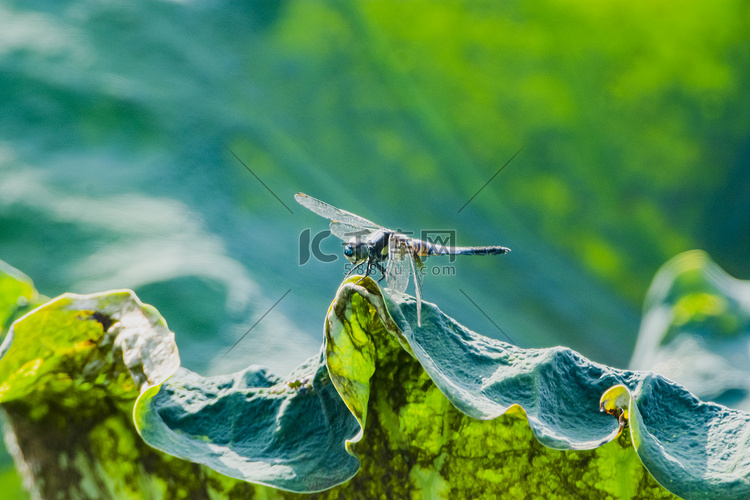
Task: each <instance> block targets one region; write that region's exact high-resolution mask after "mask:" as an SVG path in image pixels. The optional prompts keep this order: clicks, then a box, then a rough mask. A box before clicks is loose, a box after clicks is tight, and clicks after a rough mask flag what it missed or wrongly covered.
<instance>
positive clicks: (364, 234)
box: [329, 220, 380, 242]
mask: <svg viewBox="0 0 750 500" xmlns="http://www.w3.org/2000/svg"><path fill="white" fill-rule="evenodd" d="M329 227H330V228H331V233H333V234H334V235H335V236H337V237H339V238H341V239H342V240H344V241H346V242H348V241H349V240H351V239H352V238H360V239H361V240H363V241H366V240H369V239H370V236H372V235H373V234H375V233H376V232H378V231H380V229H379V228H363V227H361V226H354V225H352V224H346V223H344V222H339V221H337V220H334V221H331V224H330V225H329Z"/></svg>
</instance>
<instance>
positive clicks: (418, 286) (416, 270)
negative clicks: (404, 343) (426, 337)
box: [409, 256, 424, 326]
mask: <svg viewBox="0 0 750 500" xmlns="http://www.w3.org/2000/svg"><path fill="white" fill-rule="evenodd" d="M409 262H410V263H411V270H412V273H413V274H414V292H415V293H414V295H416V297H417V326H422V283H423V282H424V274H422V268H423V267H424V264H423V263H422V260H421V259H420V258H419V257H416V256H412V257H411V258H410V259H409Z"/></svg>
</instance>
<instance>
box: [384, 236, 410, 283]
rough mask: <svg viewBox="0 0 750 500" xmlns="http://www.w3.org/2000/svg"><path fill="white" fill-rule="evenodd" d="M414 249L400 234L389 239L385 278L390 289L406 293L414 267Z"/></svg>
mask: <svg viewBox="0 0 750 500" xmlns="http://www.w3.org/2000/svg"><path fill="white" fill-rule="evenodd" d="M411 261H413V258H412V248H411V245H409V240H408V238H405V237H404V236H403V235H400V234H392V235H391V237H390V238H389V239H388V265H387V266H386V270H385V278H386V281H387V282H388V288H390V289H391V290H396V291H399V292H405V291H406V287H408V286H409V278H411V272H412V267H413V262H411Z"/></svg>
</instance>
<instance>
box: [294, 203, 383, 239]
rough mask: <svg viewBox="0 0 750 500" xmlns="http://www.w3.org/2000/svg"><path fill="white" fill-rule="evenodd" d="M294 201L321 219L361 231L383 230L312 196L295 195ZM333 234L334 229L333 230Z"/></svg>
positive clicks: (370, 222)
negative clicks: (354, 227)
mask: <svg viewBox="0 0 750 500" xmlns="http://www.w3.org/2000/svg"><path fill="white" fill-rule="evenodd" d="M294 199H295V200H297V203H299V204H300V205H302V206H303V207H305V208H307V209H308V210H311V211H313V212H315V213H316V214H318V215H320V216H321V217H325V218H326V219H329V220H332V221H336V222H340V223H342V224H348V225H350V226H356V227H357V228H359V229H383V227H382V226H379V225H377V224H375V223H374V222H372V221H369V220H367V219H365V218H364V217H360V216H359V215H356V214H353V213H351V212H347V211H346V210H341V209H340V208H336V207H334V206H333V205H329V204H328V203H326V202H324V201H320V200H318V199H316V198H313V197H312V196H307V195H306V194H305V193H297V194H295V195H294ZM331 232H333V229H331ZM334 234H336V233H334ZM336 236H338V235H336Z"/></svg>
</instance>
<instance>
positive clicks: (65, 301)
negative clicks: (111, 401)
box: [0, 290, 180, 403]
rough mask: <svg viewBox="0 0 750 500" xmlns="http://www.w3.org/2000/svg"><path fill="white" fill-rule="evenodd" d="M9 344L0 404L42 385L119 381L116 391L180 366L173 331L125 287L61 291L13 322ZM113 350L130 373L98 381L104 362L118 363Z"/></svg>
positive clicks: (156, 380) (1, 365)
mask: <svg viewBox="0 0 750 500" xmlns="http://www.w3.org/2000/svg"><path fill="white" fill-rule="evenodd" d="M5 344H7V346H6V348H5V350H4V356H3V358H2V359H0V403H6V402H8V401H13V400H17V399H20V398H23V397H24V396H26V395H28V394H30V393H32V392H34V391H39V389H40V387H46V388H48V389H50V390H52V391H54V392H57V393H60V394H65V393H66V391H67V390H68V389H70V388H71V387H72V385H74V384H85V385H87V386H88V385H91V386H92V387H96V386H97V385H98V384H99V383H106V384H110V383H113V382H115V381H117V382H118V383H119V385H120V387H118V389H117V390H118V391H125V392H127V391H130V390H133V389H135V390H138V389H140V388H141V387H144V386H148V385H156V384H160V383H161V382H163V381H164V380H166V379H167V378H168V377H169V376H171V375H172V373H174V371H175V370H176V369H177V368H178V367H179V365H180V358H179V355H178V354H177V346H176V345H175V343H174V334H173V333H172V332H170V331H169V329H167V325H166V323H165V322H164V319H163V318H162V317H161V316H160V315H159V313H158V312H157V311H156V309H154V308H153V307H151V306H147V305H145V304H142V303H141V302H140V301H139V300H138V298H137V297H136V296H135V294H134V293H133V292H132V291H127V290H125V291H116V292H106V293H99V294H91V295H75V294H65V295H61V296H60V297H58V298H56V299H54V300H52V301H50V302H47V303H46V304H44V305H43V306H41V307H38V308H37V309H34V310H33V311H31V312H30V313H28V314H26V315H25V316H23V317H22V318H20V319H18V320H17V321H15V322H14V323H13V325H12V327H11V329H10V331H9V332H8V336H7V338H6V340H5V343H4V345H5ZM113 351H116V352H117V354H118V355H119V356H121V362H122V363H124V366H125V368H126V373H125V371H124V372H122V373H120V374H118V375H117V376H116V377H113V378H112V379H107V380H104V379H101V372H102V371H103V367H104V366H105V365H112V366H113V365H114V364H117V363H116V360H115V359H114V358H113ZM104 353H107V354H106V355H105V354H104ZM79 365H80V366H83V374H84V377H83V378H82V379H80V380H77V379H74V378H73V377H72V373H71V369H72V368H73V367H77V366H79ZM117 386H118V384H114V385H113V386H112V387H117Z"/></svg>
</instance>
